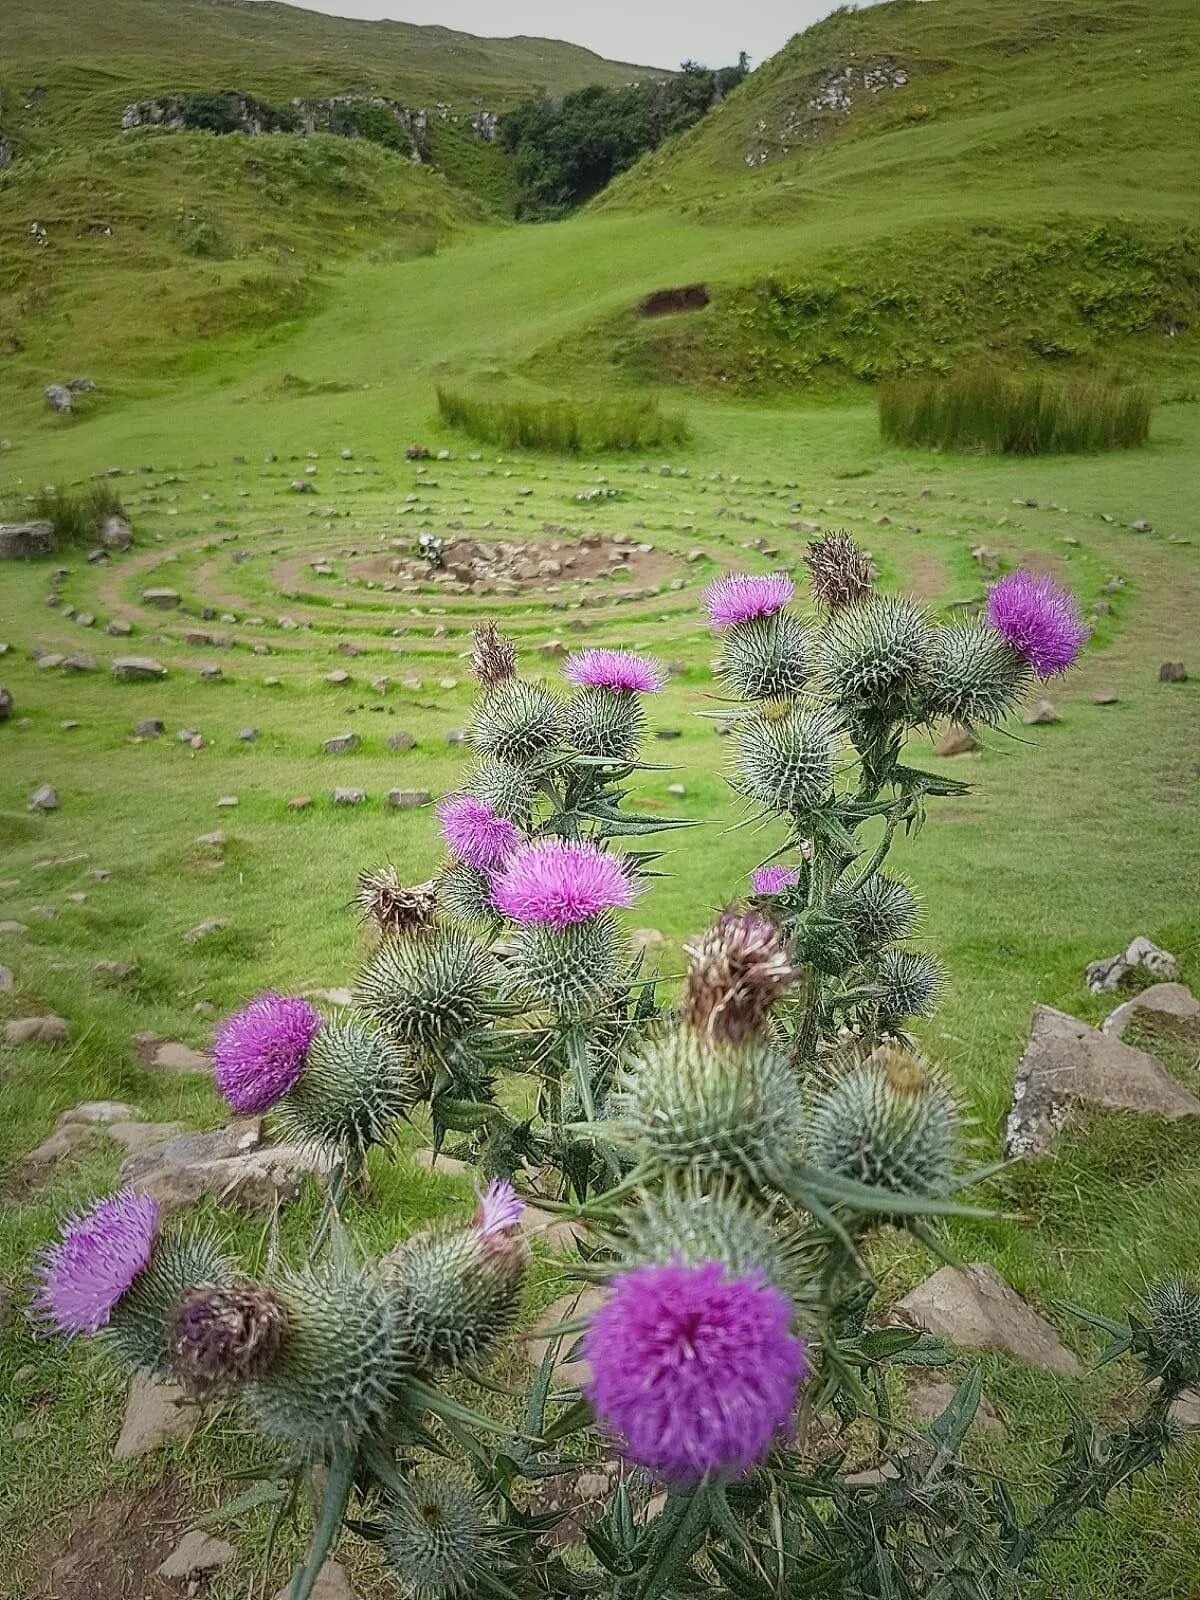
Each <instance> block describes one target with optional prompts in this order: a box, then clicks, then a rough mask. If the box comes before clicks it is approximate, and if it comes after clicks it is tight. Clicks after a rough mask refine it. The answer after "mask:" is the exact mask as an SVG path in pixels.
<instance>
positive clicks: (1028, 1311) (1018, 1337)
mask: <svg viewBox="0 0 1200 1600" xmlns="http://www.w3.org/2000/svg"><path fill="white" fill-rule="evenodd" d="M896 1313H897V1316H898V1318H899V1320H900V1321H901V1322H904V1323H907V1324H908V1326H910V1327H916V1328H924V1329H925V1330H926V1331H927V1332H929V1333H933V1334H937V1335H938V1336H939V1337H940V1338H943V1339H949V1340H950V1341H951V1342H952V1343H954V1344H957V1345H962V1346H964V1347H966V1348H967V1349H971V1350H1003V1351H1005V1352H1006V1353H1007V1354H1009V1355H1012V1356H1017V1357H1019V1358H1020V1359H1021V1360H1022V1361H1029V1362H1032V1363H1033V1365H1034V1366H1038V1367H1045V1368H1047V1369H1048V1370H1049V1371H1051V1372H1061V1373H1069V1374H1071V1375H1072V1376H1074V1375H1076V1374H1078V1373H1080V1372H1082V1370H1083V1369H1082V1368H1081V1366H1080V1365H1079V1362H1078V1361H1077V1360H1076V1359H1075V1357H1074V1356H1073V1355H1072V1353H1071V1352H1070V1350H1068V1349H1067V1347H1066V1346H1065V1345H1064V1344H1063V1343H1062V1341H1061V1340H1060V1339H1059V1337H1058V1334H1057V1333H1056V1332H1055V1330H1054V1328H1053V1327H1052V1326H1051V1325H1050V1323H1048V1322H1047V1321H1046V1319H1045V1318H1044V1317H1041V1316H1039V1315H1038V1313H1037V1312H1036V1311H1034V1309H1033V1308H1032V1306H1029V1305H1027V1304H1026V1302H1025V1301H1024V1300H1022V1298H1021V1296H1020V1295H1019V1294H1018V1293H1017V1292H1016V1290H1015V1289H1013V1288H1011V1287H1010V1286H1009V1285H1008V1284H1007V1283H1006V1282H1005V1281H1004V1279H1003V1278H1002V1277H1001V1276H1000V1274H999V1273H998V1272H997V1271H996V1269H995V1267H992V1266H989V1265H988V1264H987V1263H986V1262H982V1261H975V1262H972V1263H971V1265H970V1266H968V1267H965V1268H963V1269H962V1270H961V1271H960V1270H959V1269H958V1268H956V1267H942V1268H940V1269H939V1271H937V1272H935V1273H934V1274H933V1276H932V1277H931V1278H927V1279H926V1280H925V1282H924V1283H922V1284H919V1285H918V1286H917V1288H915V1289H914V1290H913V1291H912V1292H911V1294H907V1295H905V1297H904V1299H903V1300H901V1301H900V1303H899V1305H898V1306H897V1307H896Z"/></svg>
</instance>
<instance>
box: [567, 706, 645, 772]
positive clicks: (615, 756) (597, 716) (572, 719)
mask: <svg viewBox="0 0 1200 1600" xmlns="http://www.w3.org/2000/svg"><path fill="white" fill-rule="evenodd" d="M645 731H646V713H645V711H644V710H643V709H642V703H641V700H640V699H639V697H638V696H637V695H635V694H613V693H612V692H611V691H610V690H608V689H597V688H584V689H577V690H576V691H575V693H574V694H573V695H572V696H571V698H570V699H569V700H568V701H567V703H566V706H565V708H564V711H563V736H564V738H565V740H566V742H567V744H569V745H570V746H571V748H572V749H573V750H578V752H579V754H580V755H581V756H603V757H604V758H605V759H606V760H608V761H632V760H633V758H634V757H635V756H636V755H637V751H638V746H639V745H640V744H641V742H642V735H643V734H644V733H645Z"/></svg>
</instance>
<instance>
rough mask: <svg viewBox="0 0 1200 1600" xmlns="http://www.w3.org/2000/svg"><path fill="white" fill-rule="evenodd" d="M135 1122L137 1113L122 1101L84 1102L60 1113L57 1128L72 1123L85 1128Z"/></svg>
mask: <svg viewBox="0 0 1200 1600" xmlns="http://www.w3.org/2000/svg"><path fill="white" fill-rule="evenodd" d="M136 1120H137V1111H136V1110H135V1109H134V1107H133V1106H128V1105H126V1104H125V1102H124V1100H84V1101H83V1102H82V1103H81V1104H80V1105H77V1106H71V1108H70V1109H69V1110H67V1111H60V1112H59V1116H58V1126H59V1127H60V1128H64V1127H67V1126H69V1125H70V1124H72V1123H81V1124H83V1125H84V1126H85V1127H104V1126H105V1125H106V1124H108V1123H112V1122H134V1121H136Z"/></svg>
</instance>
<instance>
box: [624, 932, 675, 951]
mask: <svg viewBox="0 0 1200 1600" xmlns="http://www.w3.org/2000/svg"><path fill="white" fill-rule="evenodd" d="M666 942H667V936H666V934H665V933H663V932H662V930H661V929H660V928H638V929H636V930H635V931H634V932H633V933H631V934H630V935H629V943H630V944H631V945H632V947H633V948H634V949H635V950H656V949H657V948H658V946H659V945H663V944H666Z"/></svg>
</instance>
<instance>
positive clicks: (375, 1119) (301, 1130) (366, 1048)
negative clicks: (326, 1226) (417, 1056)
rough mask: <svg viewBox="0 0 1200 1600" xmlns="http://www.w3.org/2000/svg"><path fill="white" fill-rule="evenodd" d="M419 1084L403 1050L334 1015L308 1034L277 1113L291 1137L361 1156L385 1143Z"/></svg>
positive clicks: (357, 1021) (358, 1023)
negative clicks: (313, 1033) (298, 1071)
mask: <svg viewBox="0 0 1200 1600" xmlns="http://www.w3.org/2000/svg"><path fill="white" fill-rule="evenodd" d="M420 1089H421V1083H420V1078H419V1076H418V1074H417V1073H416V1071H415V1069H414V1067H413V1063H412V1060H411V1058H410V1056H409V1055H408V1053H407V1052H406V1051H405V1050H403V1049H401V1048H400V1047H399V1046H398V1045H396V1044H394V1043H393V1042H392V1041H391V1040H390V1039H388V1038H385V1037H384V1036H383V1035H382V1034H380V1033H376V1032H375V1031H374V1030H373V1029H372V1028H369V1027H367V1026H366V1025H365V1024H364V1023H363V1022H362V1021H361V1020H360V1019H358V1018H354V1017H349V1018H340V1017H338V1018H334V1019H332V1020H331V1021H329V1022H326V1023H325V1024H324V1025H323V1026H322V1028H321V1031H320V1032H319V1033H318V1034H317V1036H316V1038H315V1039H314V1040H313V1043H312V1046H311V1048H310V1049H309V1052H308V1056H307V1059H306V1060H305V1063H304V1071H303V1072H302V1073H301V1074H300V1078H299V1081H298V1082H297V1083H296V1086H295V1087H294V1088H293V1089H292V1090H290V1092H289V1093H288V1094H287V1095H285V1097H284V1098H283V1100H281V1101H280V1103H279V1107H278V1111H277V1115H278V1117H279V1121H280V1124H281V1126H282V1127H283V1128H284V1129H285V1130H286V1132H287V1134H288V1136H289V1137H290V1138H291V1139H293V1140H295V1141H296V1142H297V1143H301V1144H307V1145H313V1146H316V1147H318V1148H320V1149H324V1150H332V1151H337V1152H340V1153H341V1154H342V1155H344V1156H352V1157H360V1158H361V1157H362V1156H363V1155H365V1154H366V1152H367V1150H368V1149H369V1148H370V1147H371V1146H372V1145H378V1144H386V1143H387V1141H388V1140H389V1139H390V1138H391V1136H392V1133H393V1132H394V1130H395V1127H396V1124H397V1123H398V1122H399V1120H400V1118H401V1117H402V1116H403V1115H404V1112H405V1111H406V1110H407V1108H408V1107H409V1106H411V1105H412V1104H413V1103H414V1102H415V1101H416V1100H417V1099H418V1098H419V1097H420Z"/></svg>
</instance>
